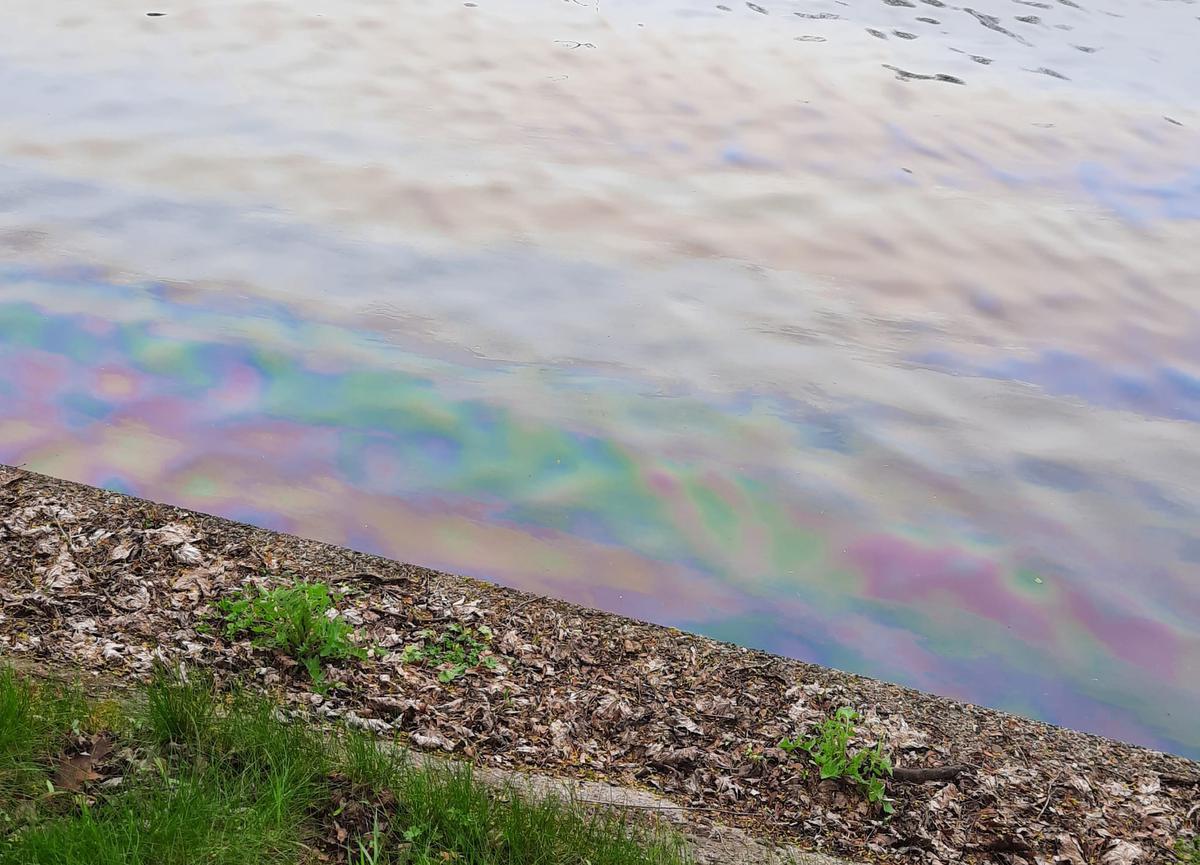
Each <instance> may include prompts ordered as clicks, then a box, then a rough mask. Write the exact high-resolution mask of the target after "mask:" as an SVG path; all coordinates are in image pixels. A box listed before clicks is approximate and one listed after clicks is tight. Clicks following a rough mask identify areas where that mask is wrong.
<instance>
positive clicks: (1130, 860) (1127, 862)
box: [1100, 840, 1146, 865]
mask: <svg viewBox="0 0 1200 865" xmlns="http://www.w3.org/2000/svg"><path fill="white" fill-rule="evenodd" d="M1145 855H1146V853H1145V851H1144V850H1142V848H1141V847H1139V846H1138V845H1136V844H1133V843H1131V842H1129V841H1120V840H1118V841H1114V842H1113V845H1112V846H1111V847H1109V848H1108V851H1107V852H1106V853H1105V854H1104V855H1103V856H1101V857H1100V862H1101V865H1134V863H1135V862H1140V861H1141V860H1142V859H1143V857H1145Z"/></svg>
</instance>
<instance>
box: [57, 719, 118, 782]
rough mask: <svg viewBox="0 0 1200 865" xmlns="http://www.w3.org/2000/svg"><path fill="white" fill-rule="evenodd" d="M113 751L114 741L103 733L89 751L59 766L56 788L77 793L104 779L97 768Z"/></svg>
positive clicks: (68, 759)
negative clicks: (93, 782)
mask: <svg viewBox="0 0 1200 865" xmlns="http://www.w3.org/2000/svg"><path fill="white" fill-rule="evenodd" d="M110 751H112V740H111V739H110V738H109V737H108V735H107V734H105V733H101V734H100V735H98V736H96V737H95V738H93V739H92V742H91V744H90V745H89V746H88V750H87V751H86V752H84V753H82V754H78V755H76V756H74V757H68V758H66V759H64V760H62V761H61V762H60V763H59V764H58V770H57V771H56V772H55V773H54V786H55V787H57V788H58V789H60V790H68V791H70V792H72V793H77V792H79V790H80V789H81V788H82V787H83V785H84V784H88V783H90V782H92V781H99V780H100V778H101V777H102V776H101V775H100V774H99V773H97V772H96V768H95V767H96V766H97V765H98V764H99V763H100V761H101V760H103V759H104V758H105V757H107V756H108V754H109V752H110Z"/></svg>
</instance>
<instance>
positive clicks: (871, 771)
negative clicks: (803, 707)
mask: <svg viewBox="0 0 1200 865" xmlns="http://www.w3.org/2000/svg"><path fill="white" fill-rule="evenodd" d="M859 720H861V719H860V717H859V714H858V713H857V712H855V711H854V710H853V709H851V708H850V707H849V706H843V707H842V708H840V709H838V710H837V712H836V713H835V714H834V716H833V717H832V718H826V719H825V721H824V722H823V723H822V724H821V726H820V728H819V729H818V730H817V735H815V736H811V737H809V738H807V739H798V738H797V739H783V740H782V741H780V743H779V747H780V748H782V749H783V750H784V751H786V752H787V753H789V754H791V753H792V752H794V751H805V752H807V754H808V756H809V758H810V759H811V760H812V762H813V763H814V764H815V765H816V767H817V771H818V772H820V775H821V780H822V781H824V780H827V779H830V778H835V779H846V780H848V781H853V782H854V783H855V784H857V785H858V786H859V787H861V788H862V789H863V791H864V792H865V793H866V794H867V800H868V801H869V802H871V803H872V804H875V803H879V804H880V806H881V807H882V808H883V812H884V813H885V814H891V813H893V811H894V810H895V809H894V807H893V806H892V803H891V802H890V801H888V799H887V780H886V779H887V778H888V777H890V776H891V774H892V761H891V759H890V758H889V757H888V756H887V755H886V754H884V753H883V743H882V742H879V743H878V744H877V745H876V746H875V747H874V748H860V749H859V750H857V751H855V752H854V753H853V754H852V753H850V740H851V739H853V738H854V734H855V724H856V723H857V722H858V721H859Z"/></svg>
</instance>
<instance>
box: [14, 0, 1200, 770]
mask: <svg viewBox="0 0 1200 865" xmlns="http://www.w3.org/2000/svg"><path fill="white" fill-rule="evenodd" d="M13 6H14V7H15V8H14V9H13V10H12V12H11V15H10V17H11V19H12V21H11V24H10V26H11V27H13V28H16V32H21V33H22V34H24V36H25V38H22V39H20V40H6V41H5V42H4V43H3V44H0V112H2V116H3V124H2V125H0V371H2V375H0V461H3V462H6V463H10V464H24V465H26V466H28V467H29V468H31V469H35V470H38V471H43V472H47V473H50V474H54V475H58V476H61V477H66V478H71V479H74V480H80V481H85V482H88V483H93V484H98V485H101V486H105V487H108V488H111V489H117V490H123V491H128V492H130V493H134V494H138V495H143V496H148V497H151V498H155V499H158V500H164V501H169V502H173V503H178V504H181V505H186V506H189V507H194V508H199V509H202V510H206V511H210V512H214V513H219V514H223V515H226V516H230V517H234V518H237V519H242V520H246V521H249V522H252V523H255V524H258V525H263V526H267V527H271V528H278V529H283V530H287V531H290V532H295V533H298V534H302V535H305V536H310V537H315V538H320V539H323V540H328V541H333V542H337V543H343V544H348V545H350V546H353V547H356V548H359V549H364V550H370V551H375V552H381V553H384V554H387V555H390V556H394V557H397V558H401V559H405V560H409V561H413V562H418V563H421V564H425V565H429V566H433V567H437V568H441V569H445V570H449V571H454V572H459V573H465V574H470V575H474V576H479V577H483V578H486V579H491V580H496V581H499V582H502V583H505V584H509V585H514V586H519V587H521V588H525V589H531V590H535V591H540V592H545V593H549V594H552V595H556V596H559V597H564V598H569V599H572V600H576V601H580V602H583V603H587V604H590V605H593V606H598V607H603V608H606V609H611V610H615V611H618V612H622V613H628V614H631V615H635V616H639V617H642V618H647V619H651V620H654V621H658V622H662V623H666V624H671V625H676V626H680V627H684V628H688V629H692V630H696V631H699V632H702V633H707V634H711V635H714V636H717V637H720V638H723V639H729V640H732V641H735V642H739V643H743V644H747V645H754V646H758V647H763V648H767V649H770V650H773V651H777V652H781V653H785V654H788V655H792V656H796V657H800V658H804V659H808V660H812V661H816V662H819V663H824V664H828V665H833V666H836V667H840V668H844V669H849V670H854V671H858V672H863V673H866V674H868V675H873V676H877V677H880V678H884V679H888V680H891V681H896V682H901V683H904V684H908V685H912V686H915V687H919V688H922V689H926V690H930V691H934V692H937V693H942V694H947V695H951V696H955V697H960V698H964V699H968V700H971V701H975V702H980V703H984V704H987V705H992V706H996V707H1000V708H1005V709H1011V710H1014V711H1018V712H1021V713H1024V714H1027V715H1031V716H1035V717H1039V718H1043V719H1046V720H1049V721H1052V722H1055V723H1061V724H1066V725H1069V726H1074V727H1079V728H1082V729H1085V730H1091V731H1096V732H1100V733H1105V734H1108V735H1113V736H1116V737H1119V738H1123V739H1127V740H1131V741H1136V742H1140V743H1143V744H1147V745H1150V746H1153V747H1159V748H1165V749H1168V750H1172V751H1176V752H1178V753H1183V754H1186V755H1190V756H1200V724H1197V722H1196V719H1197V718H1200V675H1197V673H1196V671H1197V670H1200V304H1198V302H1197V300H1196V290H1197V289H1198V288H1200V253H1198V252H1197V251H1196V249H1197V248H1196V245H1195V242H1194V238H1195V237H1196V236H1197V235H1196V232H1197V231H1200V111H1198V110H1197V102H1196V94H1197V93H1200V68H1198V67H1197V66H1196V64H1194V63H1192V62H1190V58H1191V57H1192V56H1193V49H1192V48H1191V47H1190V43H1189V42H1188V38H1187V36H1186V33H1187V32H1188V31H1186V30H1185V28H1186V27H1192V28H1193V30H1194V27H1196V26H1200V24H1198V23H1197V22H1195V21H1194V20H1193V19H1194V14H1191V13H1192V12H1193V11H1194V10H1193V8H1192V7H1189V6H1188V5H1187V4H1185V3H1171V2H1153V3H1151V2H1144V3H1137V2H1134V3H1121V4H1105V3H1103V2H1092V0H1088V2H1085V0H1079V2H1078V3H1070V4H1068V3H1058V4H1055V5H1054V6H1053V7H1052V8H1050V9H1045V10H1041V11H1038V13H1037V15H1036V16H1032V17H1033V19H1034V20H1033V21H1030V20H1029V19H1030V17H1031V16H1030V14H1029V13H1030V9H1028V8H1026V7H1024V6H1019V5H1015V4H1012V3H1010V2H1008V0H988V2H987V3H985V5H984V6H979V7H977V8H975V9H974V10H973V11H972V10H964V9H956V8H951V7H934V6H931V5H927V4H921V5H920V6H919V7H918V6H912V7H910V6H907V5H894V4H888V3H883V2H865V0H853V2H851V3H842V2H836V0H828V2H826V0H812V2H793V3H777V4H775V3H773V4H767V3H763V4H755V5H754V6H752V7H749V6H748V7H745V8H742V7H735V6H733V5H728V7H727V8H726V7H725V6H717V5H715V4H708V3H699V2H696V3H685V2H680V0H670V2H664V3H658V2H652V3H636V4H635V3H629V2H618V0H611V2H610V0H600V2H599V3H590V2H589V3H586V4H585V3H581V2H567V3H558V4H538V3H533V2H527V0H496V2H482V0H481V2H480V3H479V4H477V5H472V6H463V5H461V4H458V5H455V4H444V5H442V4H420V5H418V4H396V3H394V2H382V0H356V2H354V3H350V2H333V3H329V2H324V3H320V4H317V3H308V2H287V3H283V2H258V0H234V2H230V3H224V4H219V5H211V6H200V7H195V8H187V9H179V10H171V11H170V13H169V14H167V15H163V16H158V17H154V18H148V17H147V16H146V15H145V10H144V9H143V8H141V7H140V6H137V5H136V4H133V3H127V2H124V0H122V2H117V3H112V4H104V7H105V8H104V9H103V10H99V9H97V8H96V7H95V4H85V3H82V2H67V3H62V4H57V5H56V8H55V9H54V10H53V11H52V12H50V13H47V10H46V8H45V6H44V4H34V3H32V2H25V0H18V2H16V3H15V4H13ZM985 7H986V8H985ZM985 61H986V62H985Z"/></svg>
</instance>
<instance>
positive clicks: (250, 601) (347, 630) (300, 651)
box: [217, 583, 367, 690]
mask: <svg viewBox="0 0 1200 865" xmlns="http://www.w3.org/2000/svg"><path fill="white" fill-rule="evenodd" d="M334 601H335V596H334V595H333V593H331V592H330V590H329V587H328V586H326V585H324V584H323V583H300V584H297V585H295V586H282V587H279V588H275V589H270V590H266V589H255V588H248V589H246V590H245V591H244V592H243V593H242V594H241V595H239V596H237V597H234V598H222V599H221V600H220V601H218V602H217V611H218V613H219V614H220V615H221V617H222V618H223V619H224V621H225V633H226V635H227V636H229V637H237V636H241V635H248V636H249V637H250V644H251V645H253V646H255V647H256V648H260V649H275V650H277V651H279V652H283V653H284V654H286V655H288V656H290V657H292V658H294V659H295V660H296V661H298V662H299V663H300V664H302V665H303V666H304V669H305V670H306V671H307V672H308V675H309V678H311V679H312V681H313V685H314V686H315V687H316V688H317V689H318V690H320V689H322V688H323V687H324V683H325V678H324V674H323V672H322V664H323V663H324V662H325V661H326V660H346V659H351V658H357V659H362V658H365V657H366V656H367V651H366V649H364V648H362V647H361V646H359V645H358V644H356V643H355V642H354V640H353V637H354V629H353V628H352V627H351V626H350V625H349V624H348V623H347V622H346V621H345V620H344V619H342V618H341V617H340V616H338V613H337V608H336V607H335V606H334Z"/></svg>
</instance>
